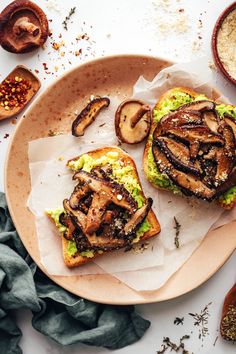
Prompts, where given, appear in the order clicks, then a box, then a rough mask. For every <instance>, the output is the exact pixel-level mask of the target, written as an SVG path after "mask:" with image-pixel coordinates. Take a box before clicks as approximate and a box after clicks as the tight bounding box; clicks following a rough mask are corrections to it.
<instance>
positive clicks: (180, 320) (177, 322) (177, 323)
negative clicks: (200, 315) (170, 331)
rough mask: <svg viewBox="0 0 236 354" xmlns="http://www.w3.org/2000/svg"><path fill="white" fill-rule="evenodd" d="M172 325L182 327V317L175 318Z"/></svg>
mask: <svg viewBox="0 0 236 354" xmlns="http://www.w3.org/2000/svg"><path fill="white" fill-rule="evenodd" d="M174 324H175V325H177V326H178V325H179V324H182V325H183V324H184V317H181V318H180V317H175V320H174Z"/></svg>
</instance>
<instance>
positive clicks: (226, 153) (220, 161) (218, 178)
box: [215, 124, 235, 187]
mask: <svg viewBox="0 0 236 354" xmlns="http://www.w3.org/2000/svg"><path fill="white" fill-rule="evenodd" d="M222 129H223V131H222V135H223V137H224V139H225V146H224V147H222V148H220V149H218V150H217V153H216V161H217V171H216V175H215V185H216V187H217V186H219V185H220V184H222V183H223V182H225V181H226V180H227V179H228V177H229V175H230V173H231V171H232V169H233V167H234V163H235V138H234V133H233V130H232V128H231V127H230V126H229V125H227V124H225V125H224V126H223V128H222Z"/></svg>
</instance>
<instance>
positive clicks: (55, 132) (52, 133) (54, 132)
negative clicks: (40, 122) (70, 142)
mask: <svg viewBox="0 0 236 354" xmlns="http://www.w3.org/2000/svg"><path fill="white" fill-rule="evenodd" d="M62 134H63V132H57V131H54V130H52V129H50V130H49V132H48V136H57V135H62Z"/></svg>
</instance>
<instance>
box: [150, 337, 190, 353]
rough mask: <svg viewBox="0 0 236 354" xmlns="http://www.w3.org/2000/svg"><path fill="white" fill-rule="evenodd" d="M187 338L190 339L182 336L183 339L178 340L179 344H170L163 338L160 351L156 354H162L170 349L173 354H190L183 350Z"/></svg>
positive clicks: (170, 342)
mask: <svg viewBox="0 0 236 354" xmlns="http://www.w3.org/2000/svg"><path fill="white" fill-rule="evenodd" d="M189 338H190V336H189V335H184V336H183V337H181V338H180V340H179V343H178V344H176V343H174V342H172V341H171V340H170V338H169V337H164V338H163V341H162V345H161V349H160V350H158V351H157V352H156V354H164V353H165V352H166V351H167V350H168V349H170V350H171V352H172V351H173V352H175V353H181V354H190V352H189V351H188V350H187V349H186V348H185V344H184V341H185V340H186V339H189ZM191 354H193V353H191Z"/></svg>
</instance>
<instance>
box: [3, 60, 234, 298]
mask: <svg viewBox="0 0 236 354" xmlns="http://www.w3.org/2000/svg"><path fill="white" fill-rule="evenodd" d="M168 65H170V63H169V62H167V61H164V60H162V59H159V58H152V57H144V56H134V55H125V56H114V57H108V58H103V59H98V60H94V61H92V62H89V63H86V64H83V65H81V66H79V67H77V68H75V69H73V70H72V71H70V72H68V73H67V74H66V75H64V76H63V77H61V78H60V79H59V80H57V81H55V82H54V84H53V85H51V86H50V87H49V88H48V89H47V90H45V91H44V92H43V93H42V94H41V95H40V96H39V97H38V98H37V100H36V101H35V102H34V103H33V104H32V106H31V107H30V108H29V109H28V111H27V112H26V114H25V117H24V118H22V119H21V121H20V123H19V124H18V127H17V129H16V132H15V135H14V137H13V139H12V141H11V144H10V147H9V151H8V157H7V160H6V169H5V190H6V196H7V202H8V206H9V209H10V213H11V215H12V218H13V221H14V223H15V225H16V228H17V231H18V232H19V235H20V237H21V239H22V241H23V243H24V245H25V247H26V248H27V250H28V252H29V254H30V255H31V257H32V258H33V259H34V261H35V262H36V263H37V264H38V266H39V267H40V268H41V269H42V270H43V271H44V272H45V273H46V274H47V271H46V269H44V268H43V266H42V265H41V263H40V257H39V250H38V245H37V236H36V231H35V224H34V216H33V215H32V214H31V212H30V211H29V210H28V209H27V207H26V202H27V198H28V196H29V193H30V188H31V187H30V175H29V166H28V154H27V152H28V142H29V141H31V140H34V139H38V138H41V137H46V136H48V132H49V131H50V130H56V131H65V132H68V131H69V129H70V126H71V122H72V119H73V117H74V115H73V112H74V111H75V109H77V110H78V109H80V108H82V107H84V105H85V103H86V101H87V100H88V99H89V97H90V96H91V94H93V95H96V94H98V95H107V96H112V95H117V96H119V97H120V98H121V99H125V98H127V97H129V96H130V95H131V93H132V87H133V85H134V83H135V82H136V80H137V79H138V77H139V76H140V75H144V77H145V78H147V79H149V80H151V79H152V78H153V77H154V76H155V75H156V74H157V73H158V72H159V71H160V70H161V69H163V68H164V67H166V66H168ZM180 85H181V83H180ZM61 117H64V118H63V119H61ZM234 227H235V223H231V224H230V225H226V226H224V227H223V228H220V229H218V230H216V231H214V232H211V233H209V234H208V236H207V237H206V238H205V239H204V241H203V242H202V244H201V246H200V247H199V248H198V249H197V250H196V252H195V253H194V254H193V256H192V257H191V258H190V259H189V260H188V261H187V262H186V263H185V264H184V265H183V267H182V268H181V269H180V270H179V271H178V272H177V273H176V274H175V275H174V276H172V277H171V279H170V280H169V281H168V282H167V283H166V285H165V286H163V287H162V288H161V289H160V290H158V291H152V292H148V293H140V292H136V291H134V290H132V289H131V288H129V287H127V286H126V285H124V284H123V283H121V282H120V281H118V280H117V279H115V278H113V277H112V276H110V275H86V276H71V277H65V276H51V275H48V276H49V277H50V278H51V279H52V280H53V281H55V282H56V283H57V284H59V285H61V286H62V287H64V288H65V289H67V290H69V291H71V292H72V293H74V294H77V295H79V296H82V297H84V298H87V299H90V300H93V301H97V302H101V303H109V304H122V305H125V304H141V303H150V302H156V301H163V300H167V299H172V298H174V297H177V296H179V295H182V294H185V293H187V292H189V291H190V290H192V289H194V288H196V287H198V286H199V285H200V284H202V283H203V282H204V281H206V280H207V279H208V278H210V277H211V276H212V275H213V274H214V273H215V272H216V271H217V270H218V269H219V268H220V267H221V266H222V265H223V264H224V262H225V261H226V260H227V259H228V257H229V256H230V255H231V253H232V252H233V251H234V249H235V248H236V238H235V231H234V230H235V229H234Z"/></svg>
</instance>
